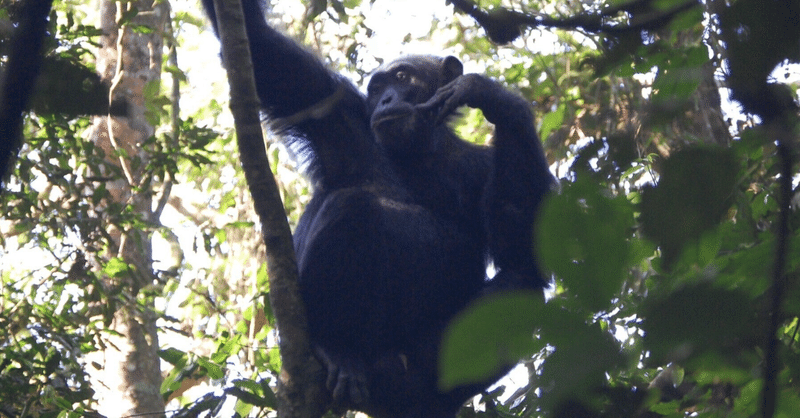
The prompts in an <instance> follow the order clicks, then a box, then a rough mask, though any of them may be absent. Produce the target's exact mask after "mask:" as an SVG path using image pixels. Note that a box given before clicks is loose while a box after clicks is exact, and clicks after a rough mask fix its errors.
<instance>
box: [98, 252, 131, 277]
mask: <svg viewBox="0 0 800 418" xmlns="http://www.w3.org/2000/svg"><path fill="white" fill-rule="evenodd" d="M129 269H130V266H129V265H128V263H126V262H125V260H123V259H121V258H119V257H115V258H112V259H110V260H108V263H106V265H105V266H104V267H103V273H105V274H106V275H107V276H109V277H114V278H116V277H124V276H125V275H127V274H128V272H129V271H130V270H129Z"/></svg>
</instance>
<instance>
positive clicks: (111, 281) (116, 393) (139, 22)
mask: <svg viewBox="0 0 800 418" xmlns="http://www.w3.org/2000/svg"><path fill="white" fill-rule="evenodd" d="M134 8H135V9H134ZM135 10H138V12H136V13H133V12H134V11H135ZM168 18H169V4H168V3H167V2H152V1H144V0H136V1H133V2H130V3H129V2H114V1H110V0H103V1H101V3H100V19H101V23H100V25H101V29H102V31H103V36H102V38H101V41H102V46H101V49H100V51H99V53H98V58H97V68H98V71H100V74H101V77H102V78H103V79H104V80H106V81H107V82H109V83H110V84H111V92H110V97H109V102H110V101H111V100H112V99H122V98H124V99H125V100H127V101H128V103H129V104H130V113H129V116H128V117H124V118H123V117H111V116H108V117H98V118H96V119H95V122H94V125H93V126H92V128H91V130H90V132H89V139H90V140H91V141H93V142H94V143H95V144H96V145H97V146H99V147H101V148H102V149H103V150H104V151H105V153H106V155H107V156H108V159H109V160H110V161H109V162H110V163H111V164H114V165H116V166H117V167H118V168H119V169H120V170H121V172H122V173H123V175H122V178H121V179H119V180H115V181H113V182H108V184H107V185H106V186H107V188H108V190H109V192H110V194H111V199H112V201H113V202H103V203H101V204H100V205H98V207H97V208H96V211H97V212H98V213H99V214H101V215H102V214H103V213H104V212H109V209H110V208H112V207H115V205H111V203H117V204H119V206H116V207H125V206H129V207H130V206H132V207H133V209H134V211H135V212H136V213H137V214H138V215H139V216H140V217H141V219H142V220H143V221H144V222H146V223H150V224H152V225H155V224H156V223H157V221H158V220H157V219H154V218H155V216H154V214H153V210H152V206H153V202H152V192H151V191H149V190H147V187H142V186H143V183H144V167H145V166H146V162H147V160H148V153H147V151H146V150H145V148H144V145H143V144H144V142H145V141H146V140H147V139H148V138H149V137H151V136H152V135H153V134H154V127H153V126H151V125H150V124H149V123H148V122H147V119H146V118H145V103H144V100H145V97H144V96H145V88H146V86H147V85H148V84H149V83H160V78H161V62H162V54H163V28H164V26H165V24H166V23H167V20H168ZM134 26H144V27H147V28H150V29H152V31H150V32H149V33H147V32H144V31H134V30H133V29H132V27H134ZM107 215H109V216H113V215H115V214H113V213H107ZM107 228H108V229H107V230H108V233H109V235H110V236H111V238H112V241H113V243H112V245H111V248H109V250H108V254H107V256H108V257H109V258H113V257H118V258H121V259H122V260H123V261H124V262H125V263H126V264H127V265H128V266H129V267H130V268H129V269H128V272H127V274H125V275H124V276H123V277H114V278H111V277H108V278H106V285H107V286H109V287H116V288H119V289H121V296H120V298H119V300H118V301H117V303H118V304H119V305H118V309H117V310H116V312H115V314H114V318H113V321H112V322H111V324H110V326H109V328H110V329H111V330H113V331H115V332H116V333H109V334H108V335H107V337H106V338H105V339H104V340H103V341H102V342H103V344H104V349H103V350H102V351H101V352H98V353H97V354H96V355H95V356H93V358H91V360H92V361H94V362H96V363H99V364H100V366H101V369H100V370H99V371H98V372H97V373H94V374H93V376H92V377H93V380H94V382H93V388H94V389H95V391H96V392H97V393H96V396H97V398H98V401H99V402H98V403H99V405H98V411H99V412H100V413H102V414H103V415H106V416H109V417H111V416H142V415H147V416H150V417H158V416H164V401H163V398H162V396H161V390H160V389H161V380H162V378H161V370H160V359H159V357H158V349H159V344H158V336H157V328H156V319H157V315H156V313H155V312H154V310H153V309H152V307H151V306H147V305H146V304H145V306H143V305H142V303H141V302H137V299H138V300H152V299H151V298H143V297H141V295H140V294H139V290H140V289H142V288H145V287H148V286H152V285H153V283H154V279H155V276H154V274H153V269H152V263H153V260H152V253H151V248H150V237H149V234H148V233H147V232H146V231H142V230H140V229H136V228H130V229H127V230H121V229H120V228H118V227H115V226H113V225H109V226H108V227H107Z"/></svg>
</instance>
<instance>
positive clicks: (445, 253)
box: [204, 0, 553, 418]
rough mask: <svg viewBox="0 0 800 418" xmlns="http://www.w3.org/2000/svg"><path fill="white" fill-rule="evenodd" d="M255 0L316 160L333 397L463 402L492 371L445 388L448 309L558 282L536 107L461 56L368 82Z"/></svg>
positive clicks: (283, 115) (404, 403)
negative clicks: (541, 220) (466, 122)
mask: <svg viewBox="0 0 800 418" xmlns="http://www.w3.org/2000/svg"><path fill="white" fill-rule="evenodd" d="M243 3H244V4H243V6H244V12H245V20H246V24H247V33H248V36H249V39H250V44H251V51H252V54H253V64H254V67H255V75H256V86H257V89H258V94H259V97H260V99H261V102H262V105H263V110H264V111H265V112H266V114H267V115H268V116H269V118H270V119H271V120H273V121H275V122H276V123H277V124H278V125H279V126H282V127H283V128H284V129H285V130H286V132H287V133H289V134H290V135H289V137H290V141H295V142H296V141H300V143H301V147H300V149H303V150H305V151H306V152H307V153H308V154H307V156H310V159H311V163H310V166H309V170H307V171H308V175H309V177H310V179H311V180H312V183H313V185H314V197H313V199H312V200H311V202H310V203H309V205H308V207H307V208H306V211H305V213H304V215H303V216H302V218H301V220H300V223H299V225H298V226H297V229H296V231H295V249H296V252H297V260H298V265H299V268H300V286H301V291H302V295H303V298H304V302H305V304H306V308H307V311H308V319H309V333H310V336H311V338H312V341H313V342H314V344H315V345H316V347H315V349H316V351H317V353H318V355H319V357H320V359H321V360H322V361H323V362H324V363H325V364H326V365H327V366H328V371H329V377H328V387H329V389H331V391H332V395H333V398H334V400H335V403H337V404H338V406H339V407H340V408H348V409H356V410H361V411H364V412H367V413H369V414H370V415H372V416H375V417H379V418H395V417H397V418H401V417H409V418H410V417H442V416H453V415H454V414H455V412H456V411H457V410H458V408H459V407H460V405H461V404H463V402H464V401H465V400H466V399H468V398H469V397H470V396H472V395H474V394H476V393H477V392H479V391H480V390H482V389H485V388H486V386H488V385H489V384H490V383H492V382H486V383H485V384H481V385H471V386H468V387H461V388H458V389H456V390H452V391H450V392H447V393H441V392H440V391H439V390H438V389H437V361H438V348H439V344H440V338H441V335H442V332H443V330H444V328H445V327H446V326H447V324H448V322H449V321H450V319H452V318H453V316H454V315H455V314H456V313H458V312H459V311H460V310H461V309H463V308H464V307H465V306H466V305H467V304H468V303H470V302H471V301H473V300H474V299H476V298H477V297H478V296H480V295H482V294H485V293H486V292H489V291H494V290H496V289H504V288H514V289H516V288H520V287H525V288H531V289H542V288H543V287H544V286H546V280H545V279H544V278H543V277H542V275H541V274H540V273H539V270H538V268H537V265H536V260H535V258H534V257H533V251H532V246H533V244H532V227H533V221H534V215H535V213H536V210H537V208H538V206H539V204H540V202H541V200H542V198H543V196H544V195H545V194H546V193H547V191H548V190H549V189H550V187H551V185H552V183H553V179H552V177H551V175H550V173H549V171H548V168H547V163H546V160H545V158H544V154H543V152H542V148H541V145H540V143H539V139H538V137H537V135H536V132H535V128H534V123H533V116H532V114H531V109H530V106H529V105H528V103H526V101H525V100H524V99H522V98H521V97H519V96H517V95H515V94H512V93H510V92H508V91H506V90H505V89H503V88H502V87H501V86H500V85H499V84H497V83H495V82H493V81H491V80H489V79H487V78H485V77H483V76H480V75H475V74H468V75H462V67H461V63H460V62H459V61H458V60H457V59H455V58H453V57H447V58H438V57H431V56H414V57H406V58H402V59H400V60H397V61H394V62H392V63H391V64H389V65H387V66H385V67H382V68H380V69H379V70H378V71H377V72H376V73H375V74H373V76H372V79H371V81H370V84H369V87H368V97H364V95H362V94H361V93H359V92H358V90H357V89H356V88H355V87H354V86H353V85H352V83H350V82H348V81H347V80H345V79H343V78H342V77H341V76H339V75H337V74H335V73H333V72H331V71H330V70H329V69H327V68H326V67H325V66H324V65H322V64H321V63H320V62H319V61H318V60H317V59H316V58H315V57H313V56H312V55H311V54H309V53H307V52H305V51H304V50H303V49H302V48H300V47H299V46H298V45H297V44H295V43H294V42H292V41H291V40H289V39H287V38H286V37H284V36H282V35H281V34H279V33H277V32H276V31H275V30H273V29H272V28H270V27H269V26H267V24H266V23H265V20H264V18H263V14H262V11H261V8H260V6H259V4H258V1H257V0H244V2H243ZM204 5H205V6H206V9H207V11H209V12H210V15H211V17H212V21H213V16H214V14H213V6H211V1H210V0H204ZM464 105H466V106H470V107H475V108H479V109H481V110H482V111H483V112H484V115H485V116H486V118H487V119H488V120H489V121H490V122H492V123H493V124H494V125H495V128H496V130H495V138H494V140H493V146H491V147H481V146H476V145H473V144H470V143H468V142H465V141H463V140H462V139H460V138H459V137H458V136H456V135H455V134H454V133H453V132H452V131H451V130H450V129H449V128H448V127H447V126H446V124H445V122H446V120H447V118H448V117H449V116H451V115H452V114H453V112H455V111H456V109H457V108H458V107H461V106H464ZM487 260H491V261H493V263H494V265H495V267H496V268H497V270H498V273H497V275H496V276H495V278H494V279H493V280H491V281H487V280H486V266H487Z"/></svg>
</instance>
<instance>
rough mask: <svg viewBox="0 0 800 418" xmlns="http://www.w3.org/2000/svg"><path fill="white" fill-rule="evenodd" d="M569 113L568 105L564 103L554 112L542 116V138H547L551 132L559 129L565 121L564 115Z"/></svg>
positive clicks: (540, 131)
mask: <svg viewBox="0 0 800 418" xmlns="http://www.w3.org/2000/svg"><path fill="white" fill-rule="evenodd" d="M566 113H567V106H566V105H564V104H563V103H562V104H560V105H559V106H558V108H557V109H556V110H555V111H554V112H550V113H547V114H545V115H544V116H543V117H542V123H541V127H540V128H539V133H540V135H541V137H542V138H547V137H548V136H550V133H551V132H553V131H555V130H557V129H558V128H560V127H561V125H562V124H563V123H564V115H565V114H566Z"/></svg>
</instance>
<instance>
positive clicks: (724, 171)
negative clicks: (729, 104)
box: [640, 147, 737, 267]
mask: <svg viewBox="0 0 800 418" xmlns="http://www.w3.org/2000/svg"><path fill="white" fill-rule="evenodd" d="M736 172H737V165H736V161H735V159H734V157H733V153H732V151H731V150H729V149H723V148H712V147H694V148H687V149H685V150H682V151H680V152H678V153H676V154H674V155H673V156H672V157H671V158H669V159H668V160H667V161H666V162H665V163H664V168H663V172H662V173H661V179H660V180H659V182H658V185H657V186H655V187H647V188H645V189H644V191H643V192H642V202H641V205H640V207H641V213H642V214H641V218H640V219H641V222H642V228H643V230H644V233H645V235H647V236H648V237H649V238H651V239H652V240H654V241H655V242H656V243H657V244H658V245H659V246H660V247H661V251H662V255H663V261H664V265H665V266H666V267H670V266H671V264H672V263H673V262H674V261H675V260H676V259H677V257H678V255H680V253H681V251H682V250H683V248H684V246H685V245H686V244H687V243H689V242H696V241H697V240H698V239H699V238H700V237H701V235H702V234H703V233H704V232H705V231H709V230H711V229H712V228H714V227H716V226H717V225H718V224H719V222H720V221H721V220H722V216H723V215H724V214H725V212H726V211H727V210H728V208H730V206H731V204H732V203H733V188H734V185H735V184H736Z"/></svg>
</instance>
